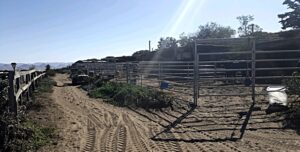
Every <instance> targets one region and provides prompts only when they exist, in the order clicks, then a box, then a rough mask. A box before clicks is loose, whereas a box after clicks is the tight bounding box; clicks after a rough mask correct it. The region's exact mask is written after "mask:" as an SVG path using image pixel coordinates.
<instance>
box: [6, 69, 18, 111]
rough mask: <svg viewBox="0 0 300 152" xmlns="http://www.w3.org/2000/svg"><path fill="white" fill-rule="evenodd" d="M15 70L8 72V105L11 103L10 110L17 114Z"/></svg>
mask: <svg viewBox="0 0 300 152" xmlns="http://www.w3.org/2000/svg"><path fill="white" fill-rule="evenodd" d="M14 80H15V71H9V73H8V81H9V88H8V100H9V101H8V102H9V103H8V105H9V112H11V113H13V114H14V115H17V102H16V94H15V81H14Z"/></svg>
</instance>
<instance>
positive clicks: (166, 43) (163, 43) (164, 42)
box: [157, 37, 177, 49]
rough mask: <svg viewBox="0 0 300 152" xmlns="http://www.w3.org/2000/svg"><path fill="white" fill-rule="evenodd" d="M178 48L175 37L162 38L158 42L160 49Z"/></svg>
mask: <svg viewBox="0 0 300 152" xmlns="http://www.w3.org/2000/svg"><path fill="white" fill-rule="evenodd" d="M174 47H177V40H176V39H175V38H173V37H166V38H163V37H162V38H160V39H159V41H158V46H157V48H158V49H165V48H174Z"/></svg>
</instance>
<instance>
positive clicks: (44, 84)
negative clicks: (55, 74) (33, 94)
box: [37, 77, 56, 93]
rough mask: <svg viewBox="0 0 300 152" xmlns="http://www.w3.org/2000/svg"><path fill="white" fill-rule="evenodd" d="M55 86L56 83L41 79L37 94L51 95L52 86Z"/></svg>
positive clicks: (47, 78) (49, 79) (48, 79)
mask: <svg viewBox="0 0 300 152" xmlns="http://www.w3.org/2000/svg"><path fill="white" fill-rule="evenodd" d="M54 85H56V82H55V81H54V80H52V79H51V78H49V77H46V78H44V79H42V80H41V81H40V82H39V86H38V88H37V89H38V91H39V93H43V92H48V93H51V92H52V91H53V86H54Z"/></svg>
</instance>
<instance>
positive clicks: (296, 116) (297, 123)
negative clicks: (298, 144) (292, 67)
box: [284, 72, 300, 133]
mask: <svg viewBox="0 0 300 152" xmlns="http://www.w3.org/2000/svg"><path fill="white" fill-rule="evenodd" d="M299 76H300V74H299V73H298V72H294V73H293V77H292V78H291V79H288V80H285V81H284V84H285V85H286V86H287V88H288V91H287V92H288V94H290V95H297V99H296V100H295V101H293V102H292V103H291V104H290V105H289V106H290V107H289V111H288V113H287V114H286V122H285V123H286V125H287V127H291V128H294V129H296V130H297V131H298V133H300V101H299V97H300V78H299Z"/></svg>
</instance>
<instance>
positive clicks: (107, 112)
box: [52, 74, 300, 152]
mask: <svg viewBox="0 0 300 152" xmlns="http://www.w3.org/2000/svg"><path fill="white" fill-rule="evenodd" d="M54 80H55V81H56V82H57V86H56V87H55V88H54V92H53V95H52V97H53V101H54V102H56V103H57V104H58V105H59V108H61V109H62V110H63V111H64V114H65V116H64V117H65V118H66V121H65V122H64V123H63V124H60V125H61V128H64V129H63V131H62V132H61V134H60V136H61V137H63V140H62V141H61V143H59V144H60V145H61V147H60V149H58V150H57V151H70V152H75V151H297V150H300V137H299V135H297V134H296V133H295V132H294V131H292V130H282V129H281V125H280V123H279V122H278V121H279V120H277V118H273V116H272V115H270V116H266V115H265V114H264V113H263V108H264V107H265V106H264V105H263V102H262V103H261V107H262V109H261V110H260V111H255V112H254V113H253V116H252V119H251V120H250V121H249V127H248V128H249V129H248V130H246V132H245V136H244V138H243V140H238V141H235V137H238V135H239V133H240V132H239V129H240V127H241V125H242V123H243V120H244V119H245V118H244V117H243V115H242V112H243V111H247V108H248V107H249V106H248V105H247V102H244V103H239V102H240V100H236V99H234V98H230V99H220V100H219V102H213V103H212V102H210V101H209V99H208V100H203V101H202V102H203V105H204V106H201V107H197V108H195V109H193V108H189V107H188V106H187V104H184V103H178V104H177V105H176V108H175V109H174V110H171V109H167V110H165V111H144V110H141V109H138V110H136V109H129V108H120V107H115V106H112V105H109V104H106V103H104V102H103V101H102V100H100V99H91V98H89V97H88V96H87V95H86V92H84V91H82V90H81V89H79V88H77V87H76V86H71V85H69V84H70V81H69V79H68V76H67V75H62V74H57V76H56V77H55V78H54ZM227 100H232V101H236V102H230V103H226V102H225V101H227Z"/></svg>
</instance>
